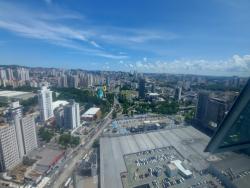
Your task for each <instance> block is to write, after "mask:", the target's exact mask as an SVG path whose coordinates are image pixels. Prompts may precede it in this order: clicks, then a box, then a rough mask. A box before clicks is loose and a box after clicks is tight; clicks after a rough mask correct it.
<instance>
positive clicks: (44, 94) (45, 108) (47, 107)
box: [38, 86, 54, 121]
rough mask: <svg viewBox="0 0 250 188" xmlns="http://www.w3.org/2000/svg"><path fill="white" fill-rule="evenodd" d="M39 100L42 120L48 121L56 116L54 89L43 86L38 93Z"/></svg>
mask: <svg viewBox="0 0 250 188" xmlns="http://www.w3.org/2000/svg"><path fill="white" fill-rule="evenodd" d="M38 102H39V106H40V113H41V119H42V121H47V120H48V119H50V118H52V117H53V116H54V114H53V105H52V91H50V90H49V89H48V88H47V87H46V86H43V87H42V89H41V90H40V91H39V94H38Z"/></svg>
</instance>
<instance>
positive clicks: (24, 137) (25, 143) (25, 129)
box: [8, 101, 37, 158]
mask: <svg viewBox="0 0 250 188" xmlns="http://www.w3.org/2000/svg"><path fill="white" fill-rule="evenodd" d="M8 120H9V122H10V124H11V125H12V126H15V134H16V139H17V144H18V151H19V157H20V158H22V157H23V156H24V155H26V154H28V153H29V152H30V151H31V150H33V149H34V148H36V147H37V136H36V129H35V120H34V117H33V116H32V115H26V116H23V114H22V106H21V105H20V104H19V101H16V102H13V103H12V104H11V105H10V108H9V115H8Z"/></svg>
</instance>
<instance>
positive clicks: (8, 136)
mask: <svg viewBox="0 0 250 188" xmlns="http://www.w3.org/2000/svg"><path fill="white" fill-rule="evenodd" d="M17 143H18V142H17V138H16V130H15V126H9V125H0V171H1V172H3V171H6V170H9V169H11V168H13V167H15V166H16V165H18V164H19V163H20V162H21V158H20V156H19V150H18V145H17Z"/></svg>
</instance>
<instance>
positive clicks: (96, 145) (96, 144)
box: [92, 139, 100, 148]
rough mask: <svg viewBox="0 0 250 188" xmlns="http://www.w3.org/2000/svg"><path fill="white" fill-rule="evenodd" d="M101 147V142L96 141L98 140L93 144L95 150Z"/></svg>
mask: <svg viewBox="0 0 250 188" xmlns="http://www.w3.org/2000/svg"><path fill="white" fill-rule="evenodd" d="M99 146H100V143H99V140H98V139H96V140H95V141H94V142H93V145H92V147H93V148H98V147H99Z"/></svg>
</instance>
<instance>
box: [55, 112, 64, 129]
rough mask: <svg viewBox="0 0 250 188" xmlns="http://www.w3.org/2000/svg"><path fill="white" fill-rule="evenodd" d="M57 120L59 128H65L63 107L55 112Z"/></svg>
mask: <svg viewBox="0 0 250 188" xmlns="http://www.w3.org/2000/svg"><path fill="white" fill-rule="evenodd" d="M55 119H56V126H57V127H64V110H63V108H62V107H59V108H57V109H56V110H55Z"/></svg>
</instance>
